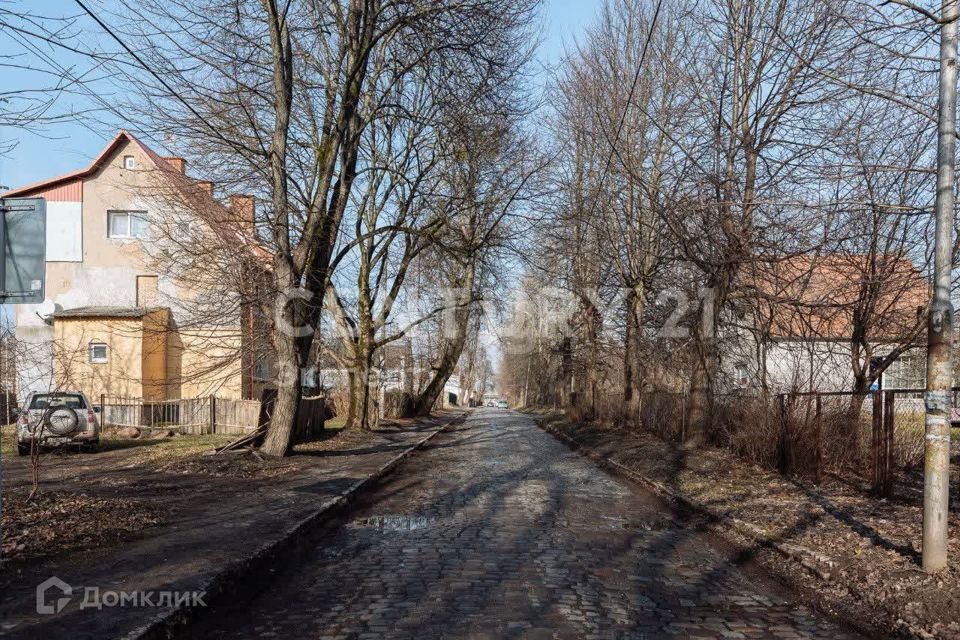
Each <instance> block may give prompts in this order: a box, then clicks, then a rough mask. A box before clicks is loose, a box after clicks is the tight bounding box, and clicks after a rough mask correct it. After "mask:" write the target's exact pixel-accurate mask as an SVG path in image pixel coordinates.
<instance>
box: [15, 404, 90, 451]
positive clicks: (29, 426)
mask: <svg viewBox="0 0 960 640" xmlns="http://www.w3.org/2000/svg"><path fill="white" fill-rule="evenodd" d="M99 410H100V408H99V407H93V406H91V404H90V402H89V401H88V400H87V397H86V396H85V395H83V393H81V392H79V391H64V392H57V393H36V392H34V393H31V394H30V395H29V396H27V401H26V402H25V403H24V406H23V409H22V410H21V412H20V415H19V416H18V417H17V452H18V453H19V454H20V455H22V456H26V455H30V446H31V443H32V442H33V441H34V440H36V441H37V444H38V445H39V446H41V447H60V446H71V447H76V448H77V449H86V450H93V449H95V448H96V447H97V445H98V444H100V420H99V419H98V418H97V413H98V412H99Z"/></svg>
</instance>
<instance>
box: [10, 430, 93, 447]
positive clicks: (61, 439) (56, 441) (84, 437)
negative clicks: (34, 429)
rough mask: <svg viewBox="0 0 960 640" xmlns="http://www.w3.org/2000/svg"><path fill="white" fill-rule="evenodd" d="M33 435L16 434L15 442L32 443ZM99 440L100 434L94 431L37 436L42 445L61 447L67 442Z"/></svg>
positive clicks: (81, 442) (85, 442) (82, 442)
mask: <svg viewBox="0 0 960 640" xmlns="http://www.w3.org/2000/svg"><path fill="white" fill-rule="evenodd" d="M32 442H33V437H31V436H29V435H28V436H22V437H21V436H17V443H18V444H22V445H27V444H32ZM98 442H100V434H99V433H96V432H92V431H91V432H88V431H81V432H80V433H75V434H73V435H70V436H44V437H41V438H39V443H40V446H42V447H61V446H63V445H69V444H97V443H98Z"/></svg>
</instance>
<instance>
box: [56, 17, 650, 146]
mask: <svg viewBox="0 0 960 640" xmlns="http://www.w3.org/2000/svg"><path fill="white" fill-rule="evenodd" d="M74 2H76V3H77V5H78V6H79V7H80V8H81V9H83V10H84V12H86V14H87V15H88V16H90V17H91V18H93V20H94V22H96V23H97V24H98V25H100V28H101V29H103V30H104V31H106V32H107V34H108V35H109V36H110V37H111V38H113V39H114V40H116V42H117V44H119V45H120V46H121V47H123V48H124V50H125V51H126V52H127V53H129V54H130V55H131V56H132V57H133V59H134V60H136V61H137V63H138V64H139V65H140V66H141V67H143V68H144V69H145V70H146V71H147V73H149V74H150V75H152V76H153V77H154V78H156V79H157V81H158V82H160V84H162V85H163V87H164V88H165V89H166V90H167V91H169V92H170V93H171V94H172V95H173V96H174V97H175V98H176V99H177V100H179V101H180V102H182V103H183V106H185V107H186V108H187V109H189V110H190V113H192V114H193V115H194V116H196V117H197V118H198V119H199V120H200V121H201V122H202V123H203V124H205V125H207V127H209V128H210V130H211V131H213V133H214V134H215V135H216V136H217V137H218V138H220V139H221V140H222V141H223V142H225V143H226V144H227V145H228V146H230V147H232V148H234V149H235V150H238V151H239V149H236V145H234V144H233V143H232V142H230V141H229V140H227V139H226V138H225V137H224V135H223V134H222V133H221V132H220V129H218V128H217V127H215V126H213V125H212V124H210V122H209V121H208V120H207V119H206V118H205V117H203V116H202V115H200V113H199V112H198V111H197V110H196V109H194V108H193V105H191V104H190V103H189V102H188V101H187V100H186V99H185V98H183V97H182V96H181V95H180V94H179V93H178V92H177V91H176V90H175V89H174V88H173V87H171V86H170V85H169V84H168V83H167V81H166V80H164V79H163V76H161V75H160V74H159V73H157V72H156V71H154V70H153V69H151V68H150V65H148V64H147V63H146V62H145V61H144V60H143V59H142V58H141V57H140V56H139V55H137V53H136V52H135V51H134V50H133V49H131V48H130V47H129V46H127V43H126V42H124V41H123V40H122V39H121V38H120V37H119V36H117V34H116V33H114V32H113V30H112V29H111V28H110V27H109V25H107V24H106V23H105V22H104V21H103V20H101V19H100V18H99V17H97V15H96V14H95V13H93V11H91V10H90V9H89V8H88V7H87V6H86V5H85V4H83V2H82V1H81V0H74ZM658 8H659V5H658Z"/></svg>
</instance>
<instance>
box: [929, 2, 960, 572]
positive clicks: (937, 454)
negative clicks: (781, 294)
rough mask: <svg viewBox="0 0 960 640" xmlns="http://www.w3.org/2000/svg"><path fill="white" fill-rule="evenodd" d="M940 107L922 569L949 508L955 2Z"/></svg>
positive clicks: (948, 6)
mask: <svg viewBox="0 0 960 640" xmlns="http://www.w3.org/2000/svg"><path fill="white" fill-rule="evenodd" d="M941 9H942V11H941V21H942V23H941V25H940V101H939V115H938V118H937V196H936V216H937V218H936V231H935V234H934V242H935V246H934V264H933V300H932V301H931V303H930V315H929V319H928V324H927V389H926V394H925V400H926V409H927V415H926V436H925V443H924V447H925V455H924V469H923V568H924V570H925V571H929V572H933V571H939V570H941V569H943V568H944V567H946V566H947V523H948V515H949V511H948V510H949V506H950V407H951V405H952V397H951V396H952V394H951V388H952V386H953V363H952V362H951V355H952V354H951V352H952V350H953V349H952V347H953V305H952V304H951V302H950V274H951V270H952V267H953V207H954V197H953V189H954V181H955V176H954V163H955V162H956V147H955V142H954V136H955V135H956V125H957V0H942V4H941Z"/></svg>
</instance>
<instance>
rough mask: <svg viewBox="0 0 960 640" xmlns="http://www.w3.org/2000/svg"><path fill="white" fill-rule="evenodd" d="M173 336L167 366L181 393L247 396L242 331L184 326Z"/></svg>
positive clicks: (191, 395)
mask: <svg viewBox="0 0 960 640" xmlns="http://www.w3.org/2000/svg"><path fill="white" fill-rule="evenodd" d="M171 337H172V339H171V341H170V342H169V345H168V346H169V350H168V355H167V369H168V372H170V375H169V377H170V382H171V386H172V387H177V388H178V390H179V393H180V397H182V398H196V397H201V396H209V395H215V396H217V397H219V398H231V399H240V398H242V397H243V376H242V371H241V363H242V361H243V358H241V357H240V350H241V339H240V334H239V331H230V330H211V329H201V330H196V329H190V328H188V327H186V328H185V327H181V328H180V329H179V330H178V331H177V332H176V335H175V336H174V335H173V334H171Z"/></svg>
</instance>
